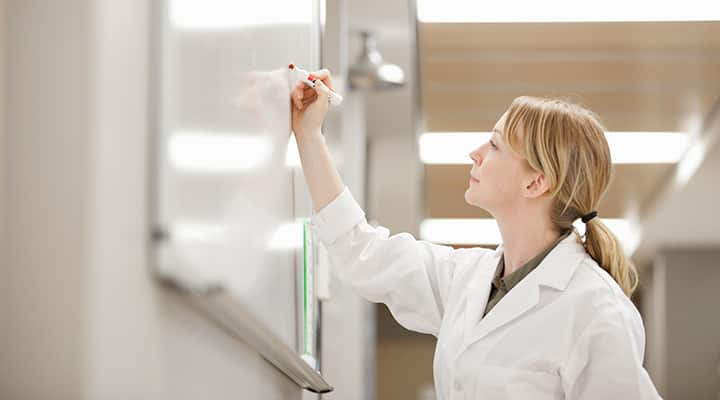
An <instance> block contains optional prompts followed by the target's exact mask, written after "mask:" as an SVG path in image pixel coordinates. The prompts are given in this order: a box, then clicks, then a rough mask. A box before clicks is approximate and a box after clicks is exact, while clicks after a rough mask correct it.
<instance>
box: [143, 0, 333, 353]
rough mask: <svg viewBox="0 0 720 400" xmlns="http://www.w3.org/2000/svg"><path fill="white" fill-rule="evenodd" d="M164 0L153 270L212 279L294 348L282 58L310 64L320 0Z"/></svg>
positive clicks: (293, 245)
mask: <svg viewBox="0 0 720 400" xmlns="http://www.w3.org/2000/svg"><path fill="white" fill-rule="evenodd" d="M246 5H247V3H246V2H238V1H224V0H201V1H200V0H166V2H165V3H164V5H163V6H162V8H161V12H160V15H159V18H160V19H161V20H162V23H161V25H160V28H159V30H158V32H157V34H156V38H157V40H156V42H157V43H156V47H155V52H156V55H155V57H154V58H155V64H156V65H155V66H154V71H155V75H156V76H155V79H154V82H155V85H154V87H153V89H152V96H151V99H152V100H151V101H152V103H153V104H154V107H155V115H154V116H153V117H154V120H155V121H156V122H155V123H154V127H153V129H154V133H155V145H154V148H155V151H154V158H155V162H154V164H155V173H154V175H155V176H154V187H153V192H154V199H153V208H154V217H153V218H154V224H155V227H156V231H157V232H161V233H162V236H163V239H162V240H160V241H158V242H157V244H156V247H155V249H154V250H155V251H154V253H153V255H154V257H155V260H154V264H155V265H154V268H155V272H157V273H158V274H159V275H161V276H162V277H164V278H166V279H171V280H173V281H174V282H176V283H177V284H178V285H180V286H183V287H186V288H188V289H192V290H204V289H207V288H212V287H221V288H224V289H226V290H228V291H229V292H230V293H231V294H232V296H233V297H234V298H236V299H237V300H238V302H239V303H241V304H243V305H244V306H245V307H246V308H247V309H248V310H251V311H252V312H253V313H254V315H255V316H256V317H257V318H258V319H259V320H260V321H261V322H262V323H263V324H265V325H266V326H267V327H268V328H269V329H270V330H271V331H272V332H274V333H275V334H276V335H277V336H278V337H279V338H281V339H282V340H283V341H284V342H285V343H286V344H287V345H288V346H290V347H291V348H293V349H299V348H300V347H299V345H300V343H299V342H300V341H301V338H300V337H299V334H300V332H301V331H300V325H301V323H302V321H300V318H301V310H302V304H300V303H301V301H300V300H301V299H302V295H301V293H299V290H301V289H299V281H300V279H301V274H300V271H301V269H300V268H301V267H302V261H303V260H302V255H303V237H302V225H301V224H300V223H299V221H301V220H302V218H309V217H310V215H311V213H312V206H311V202H310V199H309V196H308V193H307V192H306V191H305V188H304V182H303V181H302V180H303V177H302V173H301V172H300V170H299V161H297V154H296V151H297V150H296V148H295V145H294V141H292V136H291V135H290V103H289V90H290V82H289V81H288V79H289V74H287V73H286V68H287V65H288V64H289V63H295V64H298V65H300V66H302V67H304V68H306V69H317V68H318V65H319V62H318V61H319V58H320V55H319V33H320V31H319V29H320V19H319V15H320V12H319V1H318V0H269V1H268V0H263V1H262V2H254V3H253V5H252V7H248V8H246V7H245V6H246Z"/></svg>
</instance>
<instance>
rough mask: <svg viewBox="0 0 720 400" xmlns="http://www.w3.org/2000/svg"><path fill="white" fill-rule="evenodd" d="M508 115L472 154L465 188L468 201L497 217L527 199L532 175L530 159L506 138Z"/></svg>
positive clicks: (500, 120)
mask: <svg viewBox="0 0 720 400" xmlns="http://www.w3.org/2000/svg"><path fill="white" fill-rule="evenodd" d="M506 115H507V112H506V113H505V114H503V115H502V116H501V117H500V119H499V120H498V122H497V123H496V124H495V128H494V129H493V133H492V136H491V138H490V140H488V141H487V142H486V143H485V144H483V145H482V146H480V147H478V148H476V149H475V150H473V151H472V152H471V153H470V158H471V159H472V161H473V166H472V168H471V169H470V176H469V177H468V179H469V182H468V185H469V187H468V189H467V191H465V201H466V202H467V203H468V204H470V205H473V206H476V207H480V208H483V209H485V210H486V211H488V212H489V213H490V214H492V215H493V216H496V215H497V213H498V212H501V211H502V210H503V209H512V208H513V207H514V205H515V204H516V203H517V202H518V201H520V200H521V199H522V198H523V196H522V193H523V192H522V188H523V185H524V183H525V182H526V181H527V180H528V178H529V177H530V176H531V174H532V169H531V168H530V165H529V164H528V163H527V161H526V160H525V159H523V158H521V157H519V156H517V155H516V154H515V153H513V152H512V150H510V148H509V147H508V145H507V144H506V143H505V142H504V141H503V140H502V135H501V132H503V129H504V126H505V116H506ZM530 180H532V178H530Z"/></svg>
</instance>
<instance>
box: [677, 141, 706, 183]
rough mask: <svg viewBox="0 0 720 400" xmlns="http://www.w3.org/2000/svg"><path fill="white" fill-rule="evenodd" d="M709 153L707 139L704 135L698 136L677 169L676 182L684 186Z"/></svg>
mask: <svg viewBox="0 0 720 400" xmlns="http://www.w3.org/2000/svg"><path fill="white" fill-rule="evenodd" d="M706 153H707V144H706V140H704V139H703V137H700V136H698V137H696V138H695V140H693V141H692V144H691V145H690V146H689V149H688V150H687V153H685V154H684V155H683V158H682V159H681V160H680V163H679V164H678V166H677V169H676V170H675V184H676V185H678V186H683V185H685V184H686V183H687V181H689V180H690V178H691V177H692V176H693V175H694V174H695V172H696V171H697V169H698V168H699V167H700V164H702V162H703V161H704V160H705V154H706Z"/></svg>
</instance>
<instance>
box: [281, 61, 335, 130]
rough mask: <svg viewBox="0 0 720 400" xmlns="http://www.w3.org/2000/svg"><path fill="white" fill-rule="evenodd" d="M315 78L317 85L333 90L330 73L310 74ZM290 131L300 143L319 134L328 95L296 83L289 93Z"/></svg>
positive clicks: (322, 71) (326, 107)
mask: <svg viewBox="0 0 720 400" xmlns="http://www.w3.org/2000/svg"><path fill="white" fill-rule="evenodd" d="M311 73H312V74H313V75H315V77H317V79H318V80H317V81H316V82H317V84H318V86H319V85H325V86H327V87H328V88H329V89H330V90H334V89H333V85H332V80H331V79H330V71H328V70H327V69H321V70H320V71H316V72H311ZM291 101H292V130H293V132H294V133H295V138H296V140H297V141H300V140H301V139H303V138H304V137H306V136H308V135H315V134H320V133H321V131H320V128H321V126H322V123H323V121H324V120H325V116H326V115H327V111H328V108H329V105H330V104H329V103H328V95H327V94H325V93H324V92H323V91H322V90H321V89H320V88H319V87H315V88H311V87H309V86H307V85H306V84H305V83H303V82H301V81H298V83H297V84H296V85H295V87H294V88H293V91H292V93H291Z"/></svg>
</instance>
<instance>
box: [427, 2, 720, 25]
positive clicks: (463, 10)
mask: <svg viewBox="0 0 720 400" xmlns="http://www.w3.org/2000/svg"><path fill="white" fill-rule="evenodd" d="M417 10H418V19H419V20H420V21H421V22H455V23H459V22H619V21H718V20H720V2H718V1H717V0H685V1H681V2H679V1H667V0H665V1H657V0H654V1H651V0H633V1H626V0H605V1H603V2H602V3H595V4H594V6H589V5H588V3H586V2H582V1H573V0H547V1H534V0H504V1H494V2H487V1H476V0H445V1H437V0H418V2H417Z"/></svg>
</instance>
